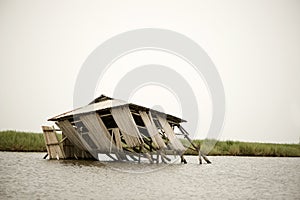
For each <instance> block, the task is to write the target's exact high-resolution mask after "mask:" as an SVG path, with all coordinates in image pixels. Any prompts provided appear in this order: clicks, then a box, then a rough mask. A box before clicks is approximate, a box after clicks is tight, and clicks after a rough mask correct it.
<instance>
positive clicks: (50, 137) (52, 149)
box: [42, 126, 65, 159]
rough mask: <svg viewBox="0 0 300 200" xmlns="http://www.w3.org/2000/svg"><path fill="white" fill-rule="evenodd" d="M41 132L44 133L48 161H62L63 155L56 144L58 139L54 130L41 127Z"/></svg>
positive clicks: (60, 148) (59, 146)
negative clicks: (55, 159) (54, 159)
mask: <svg viewBox="0 0 300 200" xmlns="http://www.w3.org/2000/svg"><path fill="white" fill-rule="evenodd" d="M42 130H43V133H44V138H45V142H46V148H47V152H48V155H49V158H50V159H53V158H57V159H60V158H62V159H64V158H65V154H64V152H63V149H62V147H61V145H60V143H59V142H58V138H57V135H56V132H55V129H54V128H52V127H49V126H42Z"/></svg>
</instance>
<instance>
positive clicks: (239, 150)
mask: <svg viewBox="0 0 300 200" xmlns="http://www.w3.org/2000/svg"><path fill="white" fill-rule="evenodd" d="M194 143H195V144H196V145H199V144H200V145H201V150H202V151H203V152H205V153H208V155H211V156H219V155H220V156H224V155H226V156H227V155H228V156H276V157H299V156H300V144H273V143H258V142H239V141H216V140H194ZM214 144H215V145H214ZM212 147H213V148H212ZM186 153H187V154H196V153H197V152H195V151H192V150H187V152H186Z"/></svg>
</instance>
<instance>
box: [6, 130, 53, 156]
mask: <svg viewBox="0 0 300 200" xmlns="http://www.w3.org/2000/svg"><path fill="white" fill-rule="evenodd" d="M0 150H1V151H39V152H42V151H47V150H46V146H45V141H44V136H43V134H40V133H27V132H17V131H1V132H0Z"/></svg>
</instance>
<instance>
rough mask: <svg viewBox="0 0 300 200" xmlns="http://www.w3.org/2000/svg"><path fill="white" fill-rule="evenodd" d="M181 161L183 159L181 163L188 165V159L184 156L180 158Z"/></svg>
mask: <svg viewBox="0 0 300 200" xmlns="http://www.w3.org/2000/svg"><path fill="white" fill-rule="evenodd" d="M180 159H181V163H184V164H187V161H186V159H185V158H184V157H183V155H181V156H180Z"/></svg>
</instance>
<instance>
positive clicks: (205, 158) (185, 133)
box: [177, 125, 211, 164]
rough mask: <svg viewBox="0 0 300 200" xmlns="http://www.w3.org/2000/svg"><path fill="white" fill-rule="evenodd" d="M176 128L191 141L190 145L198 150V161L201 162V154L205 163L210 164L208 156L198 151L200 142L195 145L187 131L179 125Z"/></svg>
mask: <svg viewBox="0 0 300 200" xmlns="http://www.w3.org/2000/svg"><path fill="white" fill-rule="evenodd" d="M177 127H178V129H179V130H180V132H181V133H182V134H183V136H184V137H185V138H186V139H187V140H188V141H189V142H190V143H191V145H192V146H193V147H194V148H195V150H196V151H198V152H199V163H200V164H202V160H201V156H202V158H203V159H204V160H205V161H206V163H207V164H211V162H210V161H209V160H208V158H207V157H206V155H204V154H203V153H202V152H201V151H200V144H199V146H198V147H197V146H196V145H195V144H194V143H193V141H192V140H191V139H190V138H189V136H188V135H189V134H188V132H187V131H186V130H185V129H184V128H183V127H182V126H180V125H178V126H177Z"/></svg>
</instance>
